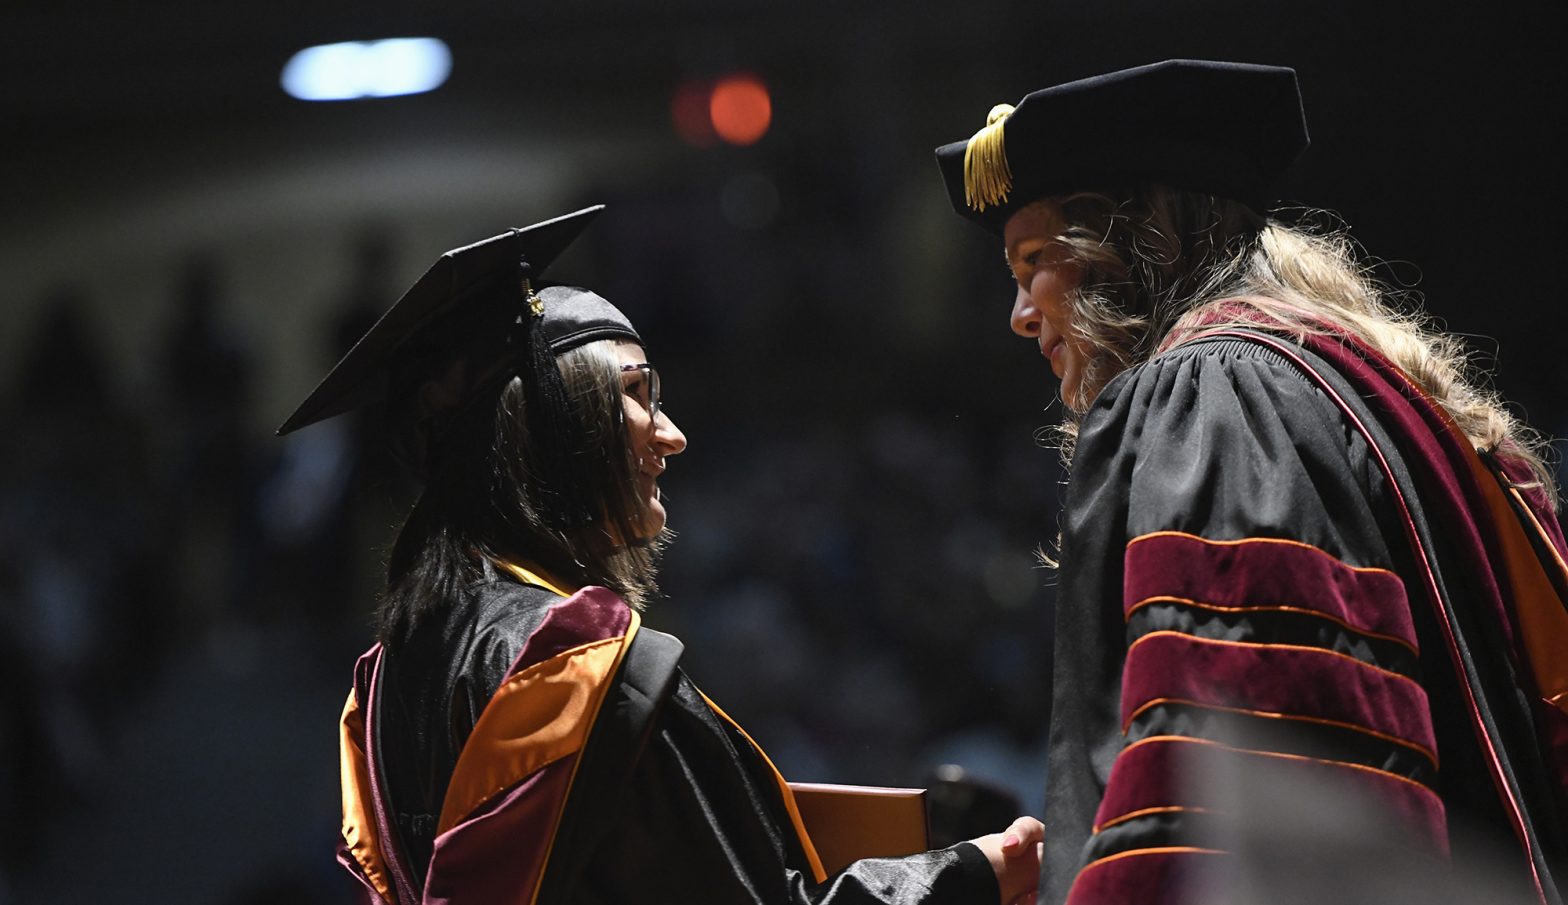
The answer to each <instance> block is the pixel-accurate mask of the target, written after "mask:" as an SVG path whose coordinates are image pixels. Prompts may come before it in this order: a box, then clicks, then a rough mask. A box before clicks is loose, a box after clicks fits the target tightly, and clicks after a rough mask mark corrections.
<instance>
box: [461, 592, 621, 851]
mask: <svg viewBox="0 0 1568 905" xmlns="http://www.w3.org/2000/svg"><path fill="white" fill-rule="evenodd" d="M638 623H639V620H638V618H637V614H635V613H633V614H632V622H631V625H630V626H628V627H627V631H626V635H625V636H624V637H622V636H616V637H614V638H606V639H604V640H602V641H594V642H590V643H588V644H582V645H578V646H577V647H573V648H570V649H568V650H565V651H562V652H561V653H559V654H557V655H555V656H554V657H551V658H550V659H548V660H545V661H544V662H542V663H535V664H534V665H532V666H530V667H528V668H527V669H524V670H522V671H521V672H519V673H517V674H516V675H514V676H512V677H511V678H509V679H507V680H506V681H505V682H502V683H501V687H499V688H497V689H496V692H495V695H494V696H492V697H491V699H490V703H488V704H486V705H485V709H484V711H483V712H482V713H480V714H479V720H478V721H477V722H475V723H474V730H473V732H472V733H471V734H470V735H469V737H468V741H467V742H466V743H465V744H464V745H463V751H462V753H461V754H459V755H458V758H457V766H456V767H455V768H453V770H452V779H451V781H450V782H449V783H448V785H447V790H446V799H445V800H444V801H443V802H442V804H441V819H440V821H439V822H438V823H437V825H436V832H437V833H438V834H439V833H444V832H446V831H447V830H450V829H451V828H452V827H454V826H456V825H457V824H458V823H459V822H461V821H462V819H463V818H464V817H466V816H468V814H469V813H470V812H472V811H473V810H474V808H477V807H478V806H479V805H481V804H483V803H484V802H486V801H488V800H489V799H490V798H491V797H493V796H494V795H495V794H496V793H498V792H501V791H502V790H504V789H506V788H508V787H510V786H513V785H515V784H517V782H518V781H520V780H521V779H523V778H524V777H526V776H527V775H528V774H530V773H533V772H534V771H535V770H538V769H539V768H541V767H543V766H545V765H546V764H549V763H552V762H554V761H556V760H559V759H560V758H563V757H566V756H567V755H570V754H574V753H576V752H578V751H580V750H582V746H583V742H584V741H585V740H586V739H587V738H588V732H589V730H591V729H592V728H593V723H594V719H595V718H596V717H597V716H598V713H599V707H600V705H601V704H603V702H604V697H605V695H606V694H607V693H608V692H609V689H610V685H611V684H612V683H611V682H610V681H609V680H610V678H611V677H612V676H613V675H614V674H615V670H616V667H617V666H618V665H619V664H620V661H621V657H622V656H623V655H624V653H625V650H626V648H627V647H628V646H629V645H630V643H631V638H632V636H633V635H634V634H635V633H636V631H637V627H638ZM572 773H573V777H574V778H575V776H576V767H575V766H574V767H573V768H572ZM568 788H570V786H568Z"/></svg>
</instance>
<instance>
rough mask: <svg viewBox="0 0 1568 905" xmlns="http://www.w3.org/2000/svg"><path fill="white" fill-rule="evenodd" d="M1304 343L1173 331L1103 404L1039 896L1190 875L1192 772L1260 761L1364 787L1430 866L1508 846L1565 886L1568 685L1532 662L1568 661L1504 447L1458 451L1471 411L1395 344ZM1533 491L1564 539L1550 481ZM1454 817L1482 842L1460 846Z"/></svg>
mask: <svg viewBox="0 0 1568 905" xmlns="http://www.w3.org/2000/svg"><path fill="white" fill-rule="evenodd" d="M1307 346H1308V347H1307V348H1303V347H1302V346H1299V345H1296V344H1294V343H1291V342H1289V341H1285V340H1280V339H1277V338H1272V337H1260V336H1253V337H1229V336H1228V337H1223V338H1220V337H1216V338H1211V339H1207V340H1203V341H1198V342H1191V343H1188V344H1185V345H1181V346H1177V347H1176V348H1174V349H1172V350H1170V351H1167V352H1165V353H1164V354H1161V355H1158V356H1156V357H1155V358H1153V359H1152V360H1150V361H1149V362H1147V363H1145V364H1143V365H1140V366H1138V367H1135V368H1133V369H1132V370H1130V371H1128V372H1126V373H1124V374H1122V375H1120V376H1119V377H1117V378H1116V379H1114V380H1113V381H1111V383H1110V384H1109V385H1108V386H1107V387H1106V389H1105V390H1104V391H1103V392H1102V393H1101V394H1100V395H1099V397H1098V398H1097V399H1096V401H1095V403H1094V405H1093V407H1092V408H1091V410H1090V411H1089V412H1088V413H1087V414H1086V416H1085V417H1084V420H1083V423H1082V426H1081V431H1080V437H1079V443H1078V447H1077V450H1076V451H1075V454H1074V471H1073V477H1072V481H1071V483H1070V485H1069V489H1068V497H1067V501H1066V508H1065V513H1064V517H1063V523H1062V528H1063V530H1062V548H1061V561H1062V570H1061V586H1060V591H1059V594H1058V600H1059V603H1058V610H1057V627H1056V637H1057V639H1058V643H1057V647H1056V663H1055V671H1056V672H1055V683H1054V687H1053V710H1052V726H1051V732H1052V743H1051V751H1050V768H1049V770H1050V772H1049V774H1048V775H1049V781H1048V788H1047V803H1046V811H1045V820H1046V825H1047V826H1048V827H1049V831H1048V832H1047V834H1046V855H1045V864H1044V866H1043V874H1042V881H1043V882H1042V895H1041V901H1042V902H1049V903H1057V902H1063V901H1068V902H1073V903H1092V902H1132V901H1139V902H1163V901H1184V899H1183V898H1182V895H1184V894H1190V892H1191V891H1192V888H1193V887H1192V886H1190V885H1188V884H1190V883H1193V882H1196V881H1195V880H1193V879H1192V878H1193V877H1195V876H1196V875H1198V874H1200V873H1202V872H1205V871H1207V872H1209V873H1210V876H1211V879H1212V878H1219V877H1223V876H1224V866H1223V865H1222V864H1215V863H1213V862H1215V861H1217V860H1221V859H1224V858H1226V857H1227V856H1226V855H1225V854H1224V853H1222V852H1219V851H1216V850H1215V849H1214V847H1213V844H1212V841H1211V840H1212V839H1213V838H1214V836H1215V830H1216V826H1215V824H1216V823H1219V822H1222V821H1223V820H1224V819H1225V816H1226V815H1225V814H1224V813H1223V812H1222V811H1221V810H1220V809H1219V808H1217V807H1216V804H1215V802H1212V801H1204V800H1199V797H1198V796H1201V795H1202V794H1203V791H1202V789H1201V787H1200V786H1197V785H1194V784H1193V783H1190V782H1183V781H1181V777H1182V776H1183V775H1185V774H1187V773H1190V771H1193V770H1199V769H1203V768H1204V767H1205V765H1212V766H1213V768H1215V769H1218V770H1221V771H1224V770H1234V769H1239V768H1242V767H1244V766H1245V765H1246V763H1247V762H1253V763H1255V764H1259V765H1262V766H1263V768H1265V769H1273V770H1275V771H1276V774H1277V775H1280V776H1282V777H1283V778H1284V780H1290V779H1300V780H1302V781H1303V783H1305V784H1310V783H1312V782H1318V783H1322V784H1325V785H1327V786H1330V787H1334V788H1337V789H1340V790H1354V793H1355V794H1356V795H1357V796H1359V797H1361V798H1362V799H1363V800H1365V801H1367V802H1369V803H1370V807H1371V809H1372V810H1373V811H1374V812H1379V813H1381V814H1383V815H1384V816H1387V817H1388V818H1389V819H1390V821H1391V822H1392V823H1393V824H1395V825H1396V826H1398V827H1400V828H1401V831H1402V833H1403V838H1402V839H1401V840H1399V841H1398V843H1397V845H1398V846H1399V847H1400V848H1404V849H1408V850H1410V851H1412V852H1416V853H1420V854H1424V855H1429V856H1431V859H1432V860H1431V869H1432V870H1438V869H1439V867H1438V865H1439V864H1440V863H1441V862H1443V861H1446V860H1449V859H1450V858H1451V859H1452V861H1453V863H1454V864H1455V865H1457V866H1460V867H1461V868H1462V867H1464V866H1465V865H1466V864H1467V863H1468V861H1469V859H1472V858H1473V859H1476V860H1484V859H1486V858H1488V857H1490V853H1491V852H1492V851H1499V850H1501V851H1507V850H1510V849H1511V850H1512V851H1513V852H1515V853H1516V854H1515V855H1514V856H1513V857H1512V859H1511V861H1510V862H1509V864H1510V867H1511V868H1513V871H1512V874H1511V879H1512V881H1513V882H1514V883H1515V887H1514V888H1512V889H1508V890H1498V891H1497V893H1498V896H1499V899H1500V900H1505V901H1514V900H1515V899H1508V898H1506V897H1505V893H1507V894H1512V895H1515V896H1516V897H1517V898H1518V900H1519V901H1532V900H1534V899H1535V898H1536V892H1535V890H1534V889H1533V888H1532V887H1533V885H1534V884H1533V881H1532V875H1533V876H1535V877H1538V878H1539V879H1540V881H1541V884H1542V887H1543V890H1544V892H1543V893H1542V895H1544V896H1545V899H1546V901H1548V902H1558V901H1560V897H1559V896H1560V893H1559V892H1557V891H1556V886H1555V883H1556V882H1560V880H1561V877H1562V874H1561V873H1560V871H1561V869H1562V867H1561V864H1562V857H1563V854H1564V851H1565V849H1564V845H1565V836H1564V831H1563V821H1562V810H1561V808H1562V804H1563V802H1564V800H1565V799H1564V798H1563V792H1564V789H1565V786H1564V782H1563V780H1564V775H1563V773H1562V770H1563V767H1564V764H1565V763H1568V761H1565V760H1564V759H1563V757H1562V754H1563V752H1562V751H1561V750H1558V751H1557V752H1556V755H1555V758H1554V756H1553V754H1552V753H1551V752H1550V751H1549V750H1543V746H1542V742H1541V740H1542V739H1548V738H1550V737H1551V735H1552V733H1553V732H1558V733H1560V731H1561V726H1562V720H1563V716H1564V714H1563V713H1562V711H1561V710H1559V709H1557V708H1554V707H1551V706H1548V705H1546V704H1544V703H1543V702H1542V701H1541V699H1542V698H1543V697H1550V696H1552V695H1554V694H1555V695H1556V696H1558V698H1559V702H1560V701H1561V693H1562V692H1563V691H1564V690H1565V689H1564V688H1561V687H1557V688H1547V687H1545V686H1546V685H1547V684H1548V683H1550V682H1552V681H1553V680H1552V679H1551V678H1550V676H1547V677H1546V678H1545V679H1540V680H1538V678H1537V676H1536V675H1535V673H1534V672H1532V671H1531V664H1532V663H1534V664H1535V666H1536V667H1537V668H1544V669H1546V670H1547V672H1548V673H1549V672H1550V670H1551V667H1550V666H1549V665H1548V664H1547V663H1546V662H1543V658H1542V657H1540V656H1537V657H1535V658H1534V659H1533V660H1532V658H1531V656H1530V655H1529V653H1528V652H1527V651H1526V650H1525V649H1524V645H1523V639H1522V637H1521V636H1520V631H1521V629H1522V628H1523V626H1522V625H1521V622H1522V619H1521V615H1522V614H1521V613H1520V612H1519V610H1518V606H1519V600H1518V599H1517V598H1516V597H1515V596H1514V591H1513V590H1512V586H1511V585H1510V583H1509V582H1510V580H1511V579H1510V577H1509V572H1508V569H1507V567H1506V566H1505V565H1504V564H1503V559H1504V558H1505V554H1503V553H1501V552H1500V551H1498V550H1496V549H1494V548H1495V547H1496V544H1495V543H1494V537H1496V536H1498V535H1499V534H1500V528H1499V527H1498V526H1503V527H1506V521H1499V520H1498V519H1499V518H1501V519H1504V520H1506V519H1516V518H1517V516H1516V514H1515V513H1513V512H1509V511H1502V512H1494V511H1491V510H1489V509H1488V508H1486V507H1485V504H1484V503H1481V502H1478V500H1479V499H1480V498H1481V495H1482V493H1483V491H1485V490H1487V488H1486V482H1488V481H1490V482H1492V487H1491V490H1492V491H1493V495H1494V496H1495V495H1496V493H1497V492H1498V488H1499V486H1500V485H1499V484H1498V483H1497V477H1496V475H1495V474H1494V473H1493V472H1492V471H1491V470H1490V469H1488V470H1485V471H1479V470H1478V471H1476V472H1474V473H1472V472H1470V471H1468V470H1461V469H1456V468H1455V467H1454V466H1453V464H1452V463H1451V462H1450V461H1449V460H1448V458H1447V457H1448V456H1450V455H1452V456H1455V457H1456V458H1457V459H1460V460H1461V461H1462V460H1463V458H1464V452H1465V449H1467V448H1461V447H1462V446H1463V444H1464V440H1463V438H1462V437H1460V438H1458V442H1457V444H1456V443H1455V438H1454V437H1453V436H1452V432H1451V431H1450V430H1449V429H1447V428H1446V427H1444V426H1443V416H1441V415H1438V414H1436V412H1437V408H1436V406H1435V404H1434V403H1432V402H1431V401H1430V400H1429V399H1426V398H1425V397H1424V396H1422V395H1421V394H1420V393H1419V391H1417V390H1415V389H1414V387H1413V385H1411V384H1410V382H1409V381H1408V379H1406V378H1403V376H1402V375H1400V374H1399V372H1397V370H1395V369H1393V368H1392V366H1391V365H1387V364H1386V363H1384V362H1382V360H1381V359H1379V358H1378V357H1377V356H1376V355H1375V353H1373V352H1371V351H1370V350H1368V349H1365V348H1363V347H1361V346H1359V345H1358V344H1356V343H1354V342H1351V341H1349V340H1345V339H1341V338H1338V337H1332V336H1330V337H1320V338H1313V339H1312V340H1310V341H1309V342H1308V344H1307ZM1304 366H1305V367H1306V368H1310V370H1309V371H1307V370H1304ZM1312 375H1318V376H1316V377H1314V376H1312ZM1319 381H1321V383H1320V382H1319ZM1341 403H1342V404H1343V405H1344V406H1345V408H1341ZM1358 425H1359V426H1360V427H1358ZM1361 427H1364V428H1365V432H1362V430H1361ZM1468 455H1469V457H1471V458H1475V459H1476V462H1480V459H1479V457H1477V456H1476V454H1475V453H1474V451H1473V450H1469V451H1468ZM1468 468H1469V466H1468V465H1467V466H1465V469H1468ZM1516 477H1517V475H1516ZM1472 498H1474V499H1472ZM1519 499H1520V501H1521V503H1524V502H1526V501H1528V503H1529V509H1530V513H1531V516H1532V517H1533V518H1534V519H1535V520H1536V521H1537V522H1538V523H1539V524H1541V525H1542V526H1543V528H1544V529H1545V531H1544V533H1543V534H1541V535H1540V537H1542V538H1543V539H1547V540H1549V541H1551V540H1555V543H1556V547H1555V549H1556V550H1557V556H1559V557H1560V556H1561V554H1562V549H1563V548H1562V545H1561V533H1560V530H1559V529H1557V528H1556V521H1555V518H1554V517H1553V515H1552V512H1551V508H1550V506H1548V505H1544V504H1545V501H1544V500H1541V499H1539V498H1533V497H1531V496H1530V495H1529V494H1528V493H1524V494H1521V495H1520V497H1519ZM1516 524H1517V522H1516ZM1412 535H1413V536H1416V537H1419V538H1421V539H1422V541H1423V546H1424V547H1425V548H1426V550H1427V551H1428V556H1425V557H1424V556H1422V555H1421V553H1420V552H1419V551H1418V550H1416V549H1415V548H1414V547H1413V546H1412V543H1411V541H1410V538H1411V536H1412ZM1531 552H1532V555H1533V554H1534V553H1535V552H1539V553H1541V554H1544V556H1545V557H1546V562H1547V565H1548V566H1549V567H1551V568H1557V565H1558V564H1560V562H1561V560H1560V559H1558V560H1557V563H1552V562H1551V557H1552V553H1551V551H1550V550H1549V549H1547V550H1538V551H1531ZM1429 568H1430V572H1429V571H1428V569H1429ZM1543 574H1544V573H1543ZM1559 574H1560V573H1559ZM1499 587H1501V588H1502V589H1503V591H1502V593H1501V594H1499V592H1498V588H1499ZM1434 588H1435V589H1436V591H1437V593H1436V594H1435V595H1434V594H1433V593H1431V591H1432V589H1434ZM1489 589H1490V590H1489ZM1504 601H1506V602H1504ZM1538 603H1539V604H1541V605H1544V606H1546V607H1552V606H1555V607H1556V608H1557V613H1558V615H1559V616H1561V615H1562V609H1561V606H1562V605H1561V602H1560V600H1556V599H1552V600H1547V601H1538ZM1525 618H1528V617H1525ZM1548 618H1550V617H1549V616H1548ZM1558 622H1559V627H1560V623H1561V620H1560V619H1559V620H1558ZM1445 626H1446V627H1445ZM1510 636H1512V637H1510ZM1557 640H1558V641H1559V642H1560V641H1565V640H1568V636H1559V637H1558V639H1557ZM1561 649H1562V648H1559V650H1561ZM1461 675H1464V676H1466V677H1467V679H1466V681H1463V682H1461V681H1460V679H1459V677H1460V676H1461ZM1559 706H1560V703H1559ZM1554 726H1555V727H1557V728H1555V729H1554V728H1553V727H1554ZM1478 727H1481V728H1484V731H1485V735H1484V737H1482V740H1481V741H1478ZM1558 744H1559V745H1560V744H1561V742H1560V741H1559V742H1558ZM1502 788H1506V789H1507V791H1506V792H1500V791H1499V790H1500V789H1502ZM1280 816H1281V819H1287V820H1288V819H1289V816H1288V815H1280ZM1451 824H1452V825H1454V826H1456V827H1461V828H1463V830H1464V831H1465V833H1464V835H1463V842H1464V844H1465V845H1474V846H1476V847H1477V848H1478V849H1479V851H1476V852H1471V851H1467V850H1465V849H1464V848H1462V847H1460V845H1459V844H1458V842H1459V841H1460V837H1458V836H1456V837H1454V839H1453V841H1454V842H1455V845H1454V846H1453V850H1452V851H1450V847H1451V837H1450V825H1451ZM1220 829H1223V828H1220ZM1526 851H1528V854H1526ZM1554 870H1555V871H1556V880H1555V881H1554V877H1553V874H1554ZM1177 878H1186V879H1185V880H1181V881H1178V880H1177ZM1214 882H1221V881H1219V880H1217V879H1216V880H1214Z"/></svg>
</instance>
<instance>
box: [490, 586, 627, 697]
mask: <svg viewBox="0 0 1568 905" xmlns="http://www.w3.org/2000/svg"><path fill="white" fill-rule="evenodd" d="M631 620H632V611H631V609H630V608H629V607H628V606H627V605H626V604H625V603H624V602H623V601H622V600H621V598H620V597H618V596H616V594H615V592H614V591H611V590H609V589H608V588H600V587H587V588H583V589H582V590H581V591H578V592H577V593H576V594H573V595H572V596H570V597H568V598H566V599H565V600H563V601H561V602H560V603H557V604H556V605H554V606H552V607H550V612H549V613H547V614H546V615H545V617H544V621H543V622H541V623H540V624H539V628H538V629H536V630H535V631H534V633H533V634H532V635H530V636H528V641H527V642H526V643H524V644H523V649H522V651H521V652H519V653H518V655H517V659H516V660H515V661H514V662H513V663H512V668H511V670H509V671H508V673H507V675H508V676H512V675H516V674H517V673H518V672H520V671H522V670H524V669H527V668H528V667H530V666H533V665H534V664H536V663H543V662H544V661H546V660H548V659H550V658H551V657H553V656H555V655H556V654H559V653H561V652H562V651H565V650H570V649H571V648H574V647H577V646H579V645H583V644H589V643H592V642H594V641H603V640H604V639H606V638H616V637H619V636H621V635H624V634H626V628H627V626H629V625H630V624H631Z"/></svg>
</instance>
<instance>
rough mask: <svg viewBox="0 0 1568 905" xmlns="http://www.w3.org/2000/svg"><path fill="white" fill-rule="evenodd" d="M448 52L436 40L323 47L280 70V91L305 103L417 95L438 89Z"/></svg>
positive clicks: (449, 66)
mask: <svg viewBox="0 0 1568 905" xmlns="http://www.w3.org/2000/svg"><path fill="white" fill-rule="evenodd" d="M451 72H452V51H450V50H448V49H447V46H446V44H444V43H443V42H441V41H439V40H437V39H435V38H387V39H386V40H382V41H346V42H344V43H342V44H321V45H318V46H316V47H307V48H305V49H304V50H301V51H300V52H299V53H296V54H295V55H294V56H293V57H292V58H290V59H289V61H288V64H287V65H285V66H284V67H283V78H282V82H283V90H284V91H287V92H288V93H289V94H290V95H292V96H294V97H297V98H299V99H300V100H303V101H346V100H356V99H359V98H366V97H396V96H398V95H402V94H419V93H421V92H424V91H434V90H435V89H437V88H439V87H441V85H442V83H443V82H445V81H446V77H447V76H448V75H449V74H450V73H451Z"/></svg>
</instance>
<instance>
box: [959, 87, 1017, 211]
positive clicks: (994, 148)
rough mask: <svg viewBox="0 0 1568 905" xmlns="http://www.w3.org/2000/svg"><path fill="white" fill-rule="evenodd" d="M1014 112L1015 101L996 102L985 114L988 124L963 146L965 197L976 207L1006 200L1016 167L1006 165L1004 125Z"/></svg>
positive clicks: (978, 209) (981, 208)
mask: <svg viewBox="0 0 1568 905" xmlns="http://www.w3.org/2000/svg"><path fill="white" fill-rule="evenodd" d="M1012 113H1013V105H1012V104H997V105H996V106H995V107H992V108H991V112H990V114H989V115H987V116H986V118H985V128H984V129H981V130H980V131H979V132H976V133H975V134H974V137H973V138H971V139H969V146H968V147H966V148H964V201H965V202H966V203H967V204H968V205H969V206H970V207H972V208H974V209H975V210H977V211H983V210H985V209H986V206H987V205H997V204H1001V203H1002V202H1004V201H1006V200H1007V193H1008V191H1009V190H1010V189H1012V187H1013V171H1012V169H1011V168H1009V167H1008V165H1007V147H1006V145H1004V144H1003V143H1002V127H1003V125H1005V124H1006V122H1007V117H1009V116H1011V115H1012Z"/></svg>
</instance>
